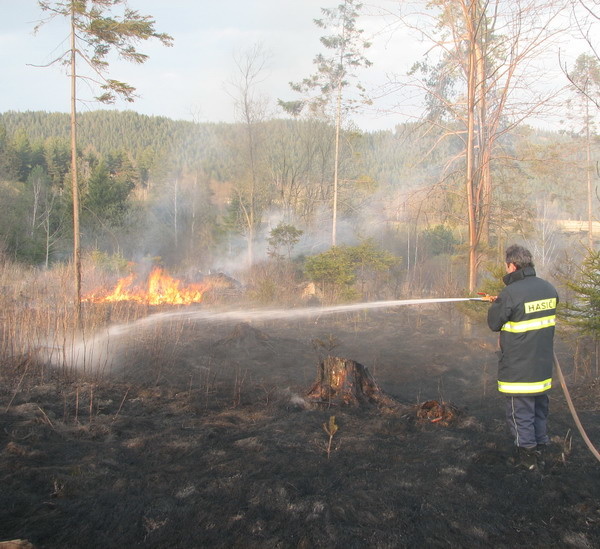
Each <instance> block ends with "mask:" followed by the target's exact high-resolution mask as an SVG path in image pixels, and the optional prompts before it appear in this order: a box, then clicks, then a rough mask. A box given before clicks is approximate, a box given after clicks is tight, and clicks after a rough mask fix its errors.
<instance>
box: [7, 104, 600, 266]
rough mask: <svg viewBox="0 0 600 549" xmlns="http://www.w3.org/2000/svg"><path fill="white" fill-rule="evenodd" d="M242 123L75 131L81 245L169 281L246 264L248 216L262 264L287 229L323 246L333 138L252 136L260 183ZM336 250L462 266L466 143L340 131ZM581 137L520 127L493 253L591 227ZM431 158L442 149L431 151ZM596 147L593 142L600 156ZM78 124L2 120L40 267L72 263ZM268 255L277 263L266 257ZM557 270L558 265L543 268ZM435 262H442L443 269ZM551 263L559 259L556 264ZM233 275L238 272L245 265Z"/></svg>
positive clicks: (411, 130)
mask: <svg viewBox="0 0 600 549" xmlns="http://www.w3.org/2000/svg"><path fill="white" fill-rule="evenodd" d="M245 131H246V128H245V127H244V125H243V124H225V123H222V124H208V123H204V124H200V123H190V122H183V121H173V120H169V119H166V118H163V117H150V116H145V115H140V114H137V113H135V112H132V111H124V112H118V111H105V110H98V111H91V112H85V113H82V114H81V115H80V118H79V129H78V134H79V149H78V163H79V166H80V173H81V174H83V177H82V180H81V184H80V186H81V197H82V219H83V222H82V234H83V243H84V248H85V250H87V251H88V252H92V251H94V252H100V253H101V254H105V255H106V256H114V255H117V256H120V257H123V258H127V259H130V260H140V259H142V258H144V257H153V258H161V261H162V262H163V263H164V264H165V265H166V266H168V267H170V268H172V269H174V270H182V269H188V268H196V269H198V270H201V271H206V270H209V269H214V268H219V267H224V266H237V267H243V266H244V265H245V263H244V261H245V254H246V253H247V243H246V240H245V238H246V237H247V233H248V227H247V220H246V218H245V212H246V213H247V211H248V206H249V204H252V208H253V213H254V221H253V222H254V225H255V232H254V235H255V236H254V238H255V241H256V242H255V258H254V260H255V261H259V260H265V259H267V258H268V257H269V255H268V253H269V250H268V248H269V244H268V240H269V237H270V236H271V231H272V230H273V229H275V228H276V227H277V226H278V225H280V224H281V225H282V226H284V227H294V228H295V229H297V230H298V231H302V234H301V236H300V237H299V238H298V242H295V243H294V252H293V255H310V254H311V253H312V254H314V253H317V252H321V251H324V250H325V249H327V248H328V244H329V238H330V230H331V229H330V227H329V222H328V219H329V217H330V209H331V199H332V186H331V179H332V171H333V155H332V143H333V140H332V135H333V131H334V128H333V127H332V125H331V124H328V123H327V122H325V121H323V120H314V119H313V120H306V119H274V120H268V121H265V122H263V123H261V124H260V125H259V127H258V128H257V131H256V133H255V140H256V150H257V152H258V154H257V156H256V158H257V160H255V162H254V166H253V170H254V176H255V177H256V179H257V182H258V184H257V186H256V189H255V192H254V194H253V195H252V196H251V195H250V192H249V184H248V180H249V178H250V177H251V174H250V163H249V159H248V155H247V147H245V135H246V134H245ZM342 138H343V148H342V151H343V154H342V158H341V163H340V181H341V184H340V198H339V203H338V207H339V215H340V235H339V238H340V244H347V245H355V244H357V243H359V242H360V241H362V240H365V239H369V238H371V239H375V241H376V243H377V245H378V246H379V247H381V248H383V249H385V250H387V251H389V252H390V253H393V254H395V255H397V256H399V257H404V258H405V267H406V265H407V264H406V262H407V261H410V262H411V263H412V265H413V267H414V266H415V264H416V263H420V264H422V263H423V262H427V261H430V260H432V258H435V256H440V255H443V256H446V257H452V256H457V255H460V253H461V244H462V243H463V242H464V239H465V236H464V232H465V225H466V219H465V211H466V205H465V196H464V191H463V187H464V182H463V173H462V171H461V170H460V169H451V170H448V168H447V164H448V160H449V159H450V158H452V157H454V156H455V155H457V154H459V152H460V149H461V143H460V139H459V138H458V137H454V138H448V139H444V140H442V139H441V130H438V131H437V132H436V131H435V128H431V127H425V126H424V125H423V124H419V123H407V124H404V125H401V126H398V127H397V128H396V129H395V131H379V132H373V133H365V132H360V131H358V130H355V129H348V130H346V131H344V132H343V135H342ZM582 142H583V138H582V137H580V136H578V135H574V134H567V133H556V132H541V131H536V130H534V129H532V128H529V127H520V128H519V129H518V130H515V131H513V132H511V133H509V134H507V135H506V136H505V137H504V138H503V141H502V145H501V146H502V151H503V157H502V161H501V162H500V161H498V162H496V163H495V165H494V180H495V189H494V193H495V198H494V208H493V210H492V214H491V218H490V231H491V239H490V247H491V248H492V249H494V248H499V249H501V247H502V245H503V244H505V243H506V242H507V240H509V239H515V238H518V239H521V240H527V241H529V242H530V243H531V244H533V246H534V247H536V248H539V249H547V248H548V247H549V246H550V244H552V249H553V250H554V251H555V253H558V252H559V250H560V248H561V243H562V246H563V247H565V246H568V245H569V244H568V242H569V239H568V238H567V237H566V236H565V235H562V236H561V234H562V233H561V231H560V225H559V224H557V223H556V221H557V220H565V219H571V220H584V219H585V218H586V215H587V214H586V184H585V183H586V180H585V171H586V170H585V162H584V161H583V159H582V154H583V150H584V147H583V143H582ZM434 145H436V146H435V147H434ZM595 147H596V148H597V147H598V143H595ZM69 151H70V149H69V118H68V115H66V114H61V113H44V112H23V113H19V112H6V113H2V114H0V170H1V171H0V181H1V187H0V193H1V194H2V197H1V200H2V203H3V204H4V205H5V206H6V207H5V212H6V213H5V215H3V216H2V221H1V222H0V238H1V242H2V247H3V252H4V253H5V254H6V255H7V256H9V257H11V258H13V259H14V260H17V261H21V262H25V263H30V264H32V265H46V266H48V265H50V264H52V263H53V262H55V261H65V260H67V259H68V257H69V254H70V251H71V250H70V246H71V244H70V243H71V239H72V225H71V215H72V214H71V208H72V207H71V194H70V192H69V173H70V152H69ZM271 251H272V250H271ZM546 259H547V258H546ZM438 261H439V257H438ZM548 263H550V261H548ZM236 264H237V265H236Z"/></svg>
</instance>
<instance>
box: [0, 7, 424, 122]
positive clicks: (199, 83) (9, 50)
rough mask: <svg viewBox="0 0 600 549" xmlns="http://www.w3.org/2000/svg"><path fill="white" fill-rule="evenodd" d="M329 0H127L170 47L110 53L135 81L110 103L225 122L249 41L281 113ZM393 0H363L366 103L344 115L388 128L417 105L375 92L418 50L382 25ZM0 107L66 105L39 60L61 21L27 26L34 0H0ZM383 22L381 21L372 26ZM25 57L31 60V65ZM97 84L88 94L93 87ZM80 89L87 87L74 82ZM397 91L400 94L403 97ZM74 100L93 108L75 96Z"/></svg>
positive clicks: (50, 56)
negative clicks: (137, 56) (133, 55)
mask: <svg viewBox="0 0 600 549" xmlns="http://www.w3.org/2000/svg"><path fill="white" fill-rule="evenodd" d="M337 3H338V1H337V0H333V1H331V2H328V1H327V0H220V1H216V0H129V2H128V4H129V6H130V7H131V8H132V9H135V10H138V11H139V12H140V13H141V14H143V15H151V16H152V17H153V18H154V19H155V21H156V26H155V28H156V30H157V31H158V32H166V33H168V34H170V35H171V36H173V38H174V45H173V47H170V48H167V47H164V46H163V45H162V44H161V43H160V42H159V41H157V40H151V41H147V42H143V43H141V44H140V45H139V48H138V49H139V50H140V51H141V52H143V53H145V54H147V55H148V56H149V59H148V60H147V61H146V63H144V64H142V65H132V64H131V63H126V62H123V61H120V60H118V59H114V58H111V60H110V61H111V64H110V69H109V71H108V75H109V76H110V77H111V78H114V79H116V80H121V81H125V82H127V83H129V84H131V85H133V86H134V87H135V88H136V89H137V94H138V95H139V97H138V98H137V99H136V101H135V102H134V103H125V102H123V101H117V103H116V104H115V106H114V107H113V108H117V109H120V110H125V109H127V110H135V111H137V112H140V113H142V114H147V115H157V116H166V117H169V118H172V119H175V120H190V121H195V122H232V121H234V120H235V117H236V114H235V109H234V102H233V99H232V97H231V92H232V86H231V83H232V81H234V79H235V75H236V65H235V61H234V59H235V56H236V55H237V56H238V57H239V56H240V55H243V52H244V51H247V50H249V49H250V48H252V47H253V46H254V45H256V44H261V45H262V48H263V50H264V51H265V52H266V53H267V57H268V60H267V63H266V67H265V70H264V71H263V74H264V76H263V78H262V80H261V83H260V92H261V94H262V95H264V96H265V97H267V98H268V99H269V104H270V105H271V112H270V114H271V115H272V116H281V115H282V113H281V111H280V110H278V109H277V106H276V103H277V99H279V98H281V99H284V100H292V99H297V98H298V96H297V94H295V93H294V92H293V91H292V90H291V89H290V86H289V82H290V81H296V82H297V81H300V80H302V79H303V78H305V77H308V76H310V75H311V74H312V73H313V72H314V68H315V67H314V64H313V59H314V57H315V55H316V54H317V53H320V52H323V51H324V49H323V47H322V46H321V44H320V42H319V37H320V36H321V35H322V34H323V30H322V29H319V28H318V27H317V26H316V25H315V24H314V22H313V20H314V19H315V18H318V17H320V16H321V8H322V7H334V6H336V5H337ZM396 5H398V3H397V2H395V1H394V0H371V1H370V2H365V9H364V10H363V11H364V12H365V15H364V17H362V18H361V20H360V22H359V28H363V29H364V31H365V32H364V36H365V38H366V39H369V40H371V41H372V46H371V47H370V48H369V49H368V50H366V55H367V57H368V58H369V60H370V61H371V62H372V63H373V65H372V67H370V68H369V69H365V70H363V71H362V72H360V73H359V77H360V79H361V81H362V82H363V83H364V84H365V85H366V87H367V89H368V90H369V91H370V94H371V96H372V97H374V98H376V100H375V102H374V106H373V107H371V108H369V109H367V110H365V111H364V112H362V113H360V114H356V115H354V121H355V123H356V124H357V125H358V126H359V127H360V128H361V129H363V130H366V131H374V130H379V129H392V128H394V127H395V126H396V125H397V124H398V123H401V122H403V121H405V120H406V119H407V116H410V115H412V114H416V113H417V111H416V109H418V107H416V106H414V105H410V104H408V103H404V104H403V105H402V106H401V107H396V106H395V103H397V102H398V98H397V97H394V96H385V97H381V89H382V87H384V86H385V85H386V83H388V82H389V81H390V79H392V78H393V75H394V74H406V72H407V71H408V69H409V68H410V66H411V65H412V64H413V63H414V62H415V61H416V60H418V59H420V57H421V56H422V54H423V52H424V51H425V45H424V44H423V43H422V42H421V41H420V40H418V38H417V37H415V36H414V35H411V34H409V31H407V30H401V29H399V28H395V29H394V30H392V29H390V28H386V21H385V20H384V19H382V17H381V16H380V15H376V14H375V13H376V9H381V8H383V9H394V6H396ZM0 10H1V11H0V13H2V18H1V19H0V66H1V67H2V78H1V80H0V112H5V111H9V110H16V111H26V110H43V111H49V112H55V111H57V112H68V111H69V108H70V106H69V97H70V88H69V79H68V78H67V76H66V70H65V69H64V68H61V67H59V66H58V65H53V66H50V67H46V68H41V67H39V66H40V65H46V64H48V63H50V62H51V61H52V60H54V59H55V58H56V57H58V56H59V55H60V54H61V53H63V52H64V51H65V50H66V49H67V48H68V28H67V26H66V22H65V21H61V20H59V19H56V20H54V21H51V22H49V23H47V24H46V25H44V26H42V27H41V29H40V30H39V31H38V32H37V34H34V32H33V29H34V27H35V25H36V23H37V22H38V21H39V20H40V19H41V18H42V17H44V13H43V12H42V11H41V9H40V8H39V6H38V3H37V1H36V0H0ZM382 29H386V30H382ZM33 65H38V66H37V67H36V66H33ZM97 93H98V92H97V90H96V91H95V94H97ZM79 95H80V97H82V98H83V99H86V98H88V99H91V98H92V97H93V95H94V93H92V92H91V91H88V90H86V89H83V88H82V87H80V91H79ZM403 101H406V99H403ZM78 108H79V110H80V111H81V110H85V109H89V110H95V109H98V108H103V107H102V106H101V105H99V104H98V103H93V102H82V103H81V104H80V106H79V107H78Z"/></svg>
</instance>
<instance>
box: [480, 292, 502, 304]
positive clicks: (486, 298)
mask: <svg viewBox="0 0 600 549" xmlns="http://www.w3.org/2000/svg"><path fill="white" fill-rule="evenodd" d="M477 294H478V295H480V296H481V301H489V302H490V303H493V302H494V301H496V299H498V296H497V295H489V294H485V293H483V292H477Z"/></svg>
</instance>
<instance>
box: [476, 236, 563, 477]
mask: <svg viewBox="0 0 600 549" xmlns="http://www.w3.org/2000/svg"><path fill="white" fill-rule="evenodd" d="M506 273H507V274H506V275H505V276H504V277H503V281H504V283H505V284H506V288H504V289H503V290H502V291H501V292H500V295H498V297H490V298H489V300H490V301H491V302H492V305H491V306H490V308H489V310H488V318H487V321H488V326H489V327H490V329H491V330H492V331H494V332H500V338H499V340H500V351H499V353H498V356H499V362H498V390H499V391H500V392H501V393H503V394H504V395H506V419H507V422H508V426H509V429H510V432H511V433H512V435H513V438H514V443H515V447H516V452H515V453H516V463H517V465H519V466H520V467H523V468H525V469H527V470H529V471H535V470H537V469H541V468H543V464H544V457H543V456H544V451H545V448H546V445H547V444H548V442H549V438H548V433H547V427H546V424H547V418H548V404H549V399H548V391H549V390H550V388H551V387H552V367H553V364H554V326H555V324H556V306H557V303H558V293H557V292H556V289H555V288H554V286H552V284H550V283H549V282H547V281H546V280H543V279H541V278H538V277H537V276H536V272H535V268H534V265H533V261H532V257H531V252H530V251H529V250H527V249H526V248H523V247H522V246H518V245H513V246H510V247H509V248H508V249H507V250H506Z"/></svg>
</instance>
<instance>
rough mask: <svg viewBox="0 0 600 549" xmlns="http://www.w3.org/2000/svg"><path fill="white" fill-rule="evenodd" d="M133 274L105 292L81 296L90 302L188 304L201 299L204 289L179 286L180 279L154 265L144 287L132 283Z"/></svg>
mask: <svg viewBox="0 0 600 549" xmlns="http://www.w3.org/2000/svg"><path fill="white" fill-rule="evenodd" d="M134 282H135V274H130V275H129V276H127V277H125V278H121V279H120V280H119V281H118V282H117V285H116V286H115V288H114V290H112V292H111V293H109V294H106V293H102V292H100V293H99V292H93V293H91V294H88V295H87V296H85V297H84V298H83V301H89V302H92V303H114V302H117V301H135V302H137V303H143V304H147V305H165V304H169V305H189V304H190V303H199V302H200V301H202V295H203V293H204V291H205V290H206V287H205V286H204V285H203V284H189V285H187V286H185V287H180V286H181V281H180V280H177V279H176V278H173V277H171V276H169V275H168V274H166V273H165V272H164V271H163V270H162V269H160V268H158V267H156V268H154V269H153V270H152V272H151V273H150V276H149V277H148V281H147V283H146V287H140V286H136V285H134Z"/></svg>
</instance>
